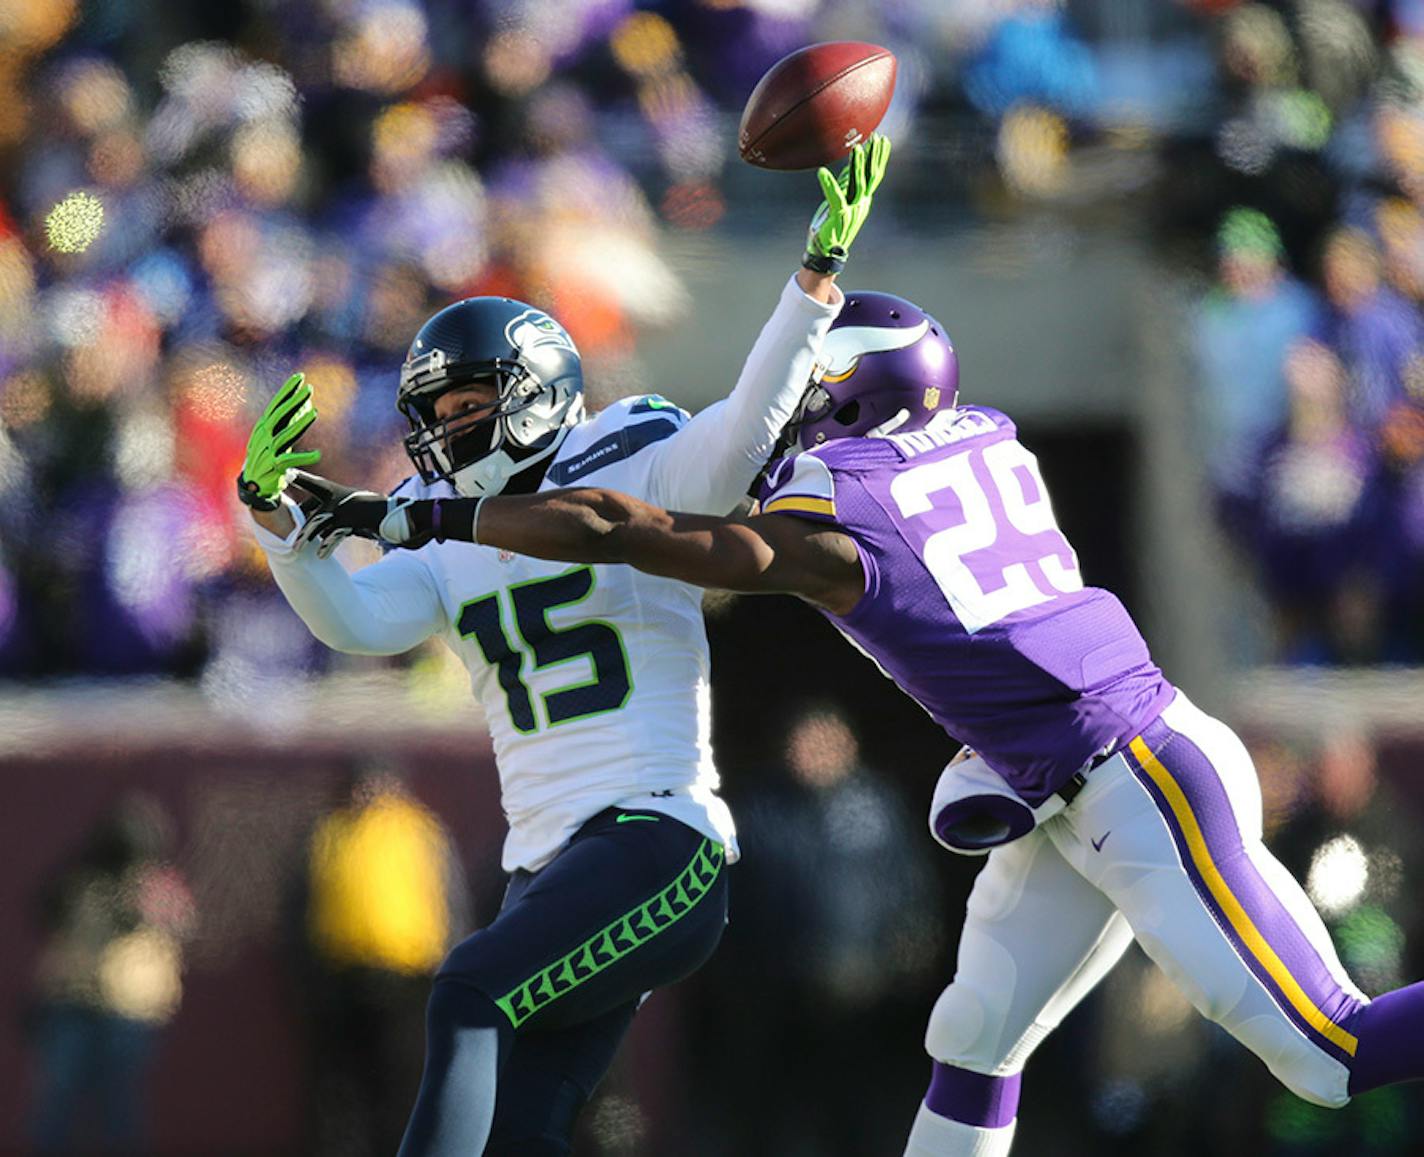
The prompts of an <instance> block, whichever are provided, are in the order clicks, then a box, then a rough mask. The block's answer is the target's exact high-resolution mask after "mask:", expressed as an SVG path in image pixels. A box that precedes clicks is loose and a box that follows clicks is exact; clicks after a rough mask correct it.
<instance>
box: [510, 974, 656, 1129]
mask: <svg viewBox="0 0 1424 1157" xmlns="http://www.w3.org/2000/svg"><path fill="white" fill-rule="evenodd" d="M637 1009H638V1001H636V1000H630V1001H629V1002H628V1003H626V1004H623V1005H619V1006H618V1007H617V1008H615V1009H611V1010H610V1011H608V1012H605V1013H604V1014H603V1015H602V1016H598V1017H595V1018H594V1019H593V1020H590V1021H585V1022H584V1023H582V1024H576V1025H571V1026H570V1027H568V1028H563V1029H553V1030H549V1031H546V1032H530V1033H527V1034H523V1035H521V1036H520V1037H519V1039H518V1040H517V1041H516V1042H515V1045H514V1049H513V1051H512V1052H511V1053H510V1057H509V1063H508V1065H506V1066H505V1069H504V1072H503V1074H502V1075H501V1077H500V1084H499V1104H498V1106H497V1107H496V1108H495V1113H494V1127H493V1129H492V1130H491V1131H490V1140H489V1146H488V1148H486V1150H485V1153H486V1157H562V1155H563V1154H566V1153H568V1152H569V1150H570V1146H571V1144H572V1138H573V1130H574V1122H575V1121H577V1119H578V1115H579V1113H580V1112H582V1110H583V1107H584V1105H585V1104H587V1103H588V1100H589V1098H590V1097H592V1096H593V1091H594V1089H596V1088H597V1087H598V1083H599V1082H600V1081H601V1080H603V1077H604V1074H605V1073H607V1072H608V1068H609V1066H610V1065H611V1064H612V1063H613V1057H614V1055H615V1054H616V1053H617V1051H618V1046H619V1044H621V1043H622V1040H623V1037H624V1036H625V1035H626V1033H627V1032H628V1029H629V1027H630V1026H631V1025H632V1023H633V1014H634V1013H635V1012H636V1011H637Z"/></svg>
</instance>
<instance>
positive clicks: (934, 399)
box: [925, 386, 939, 410]
mask: <svg viewBox="0 0 1424 1157" xmlns="http://www.w3.org/2000/svg"><path fill="white" fill-rule="evenodd" d="M938 407H939V387H938V386H926V387H925V409H926V410H934V409H938Z"/></svg>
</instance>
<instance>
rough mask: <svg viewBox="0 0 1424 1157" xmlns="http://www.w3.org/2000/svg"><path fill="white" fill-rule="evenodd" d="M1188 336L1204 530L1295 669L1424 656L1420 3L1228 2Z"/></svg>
mask: <svg viewBox="0 0 1424 1157" xmlns="http://www.w3.org/2000/svg"><path fill="white" fill-rule="evenodd" d="M1218 7H1225V8H1226V9H1228V10H1227V11H1225V12H1224V13H1222V14H1220V15H1218V16H1216V17H1215V36H1216V44H1217V48H1218V65H1219V70H1220V78H1221V82H1222V90H1223V92H1224V93H1225V94H1227V97H1226V99H1227V101H1228V103H1229V108H1228V109H1226V110H1225V112H1224V115H1223V116H1222V117H1221V118H1220V120H1219V123H1218V124H1216V125H1215V126H1214V130H1213V133H1212V135H1211V139H1210V141H1209V145H1210V149H1209V152H1207V153H1206V155H1200V156H1198V157H1197V160H1198V163H1199V164H1200V165H1201V167H1202V168H1203V169H1204V170H1207V171H1208V173H1207V175H1206V176H1204V177H1200V178H1199V182H1198V183H1199V184H1203V185H1205V184H1210V185H1211V186H1212V189H1211V195H1210V196H1208V197H1206V198H1203V200H1204V202H1205V203H1208V204H1209V203H1211V202H1212V201H1217V202H1220V201H1223V200H1225V201H1229V202H1234V203H1233V204H1230V206H1229V207H1228V208H1226V210H1225V211H1224V212H1222V213H1221V214H1220V216H1219V218H1218V219H1217V221H1216V223H1215V285H1214V286H1213V288H1212V289H1211V291H1210V293H1209V294H1208V295H1207V296H1206V297H1205V299H1204V300H1203V301H1202V303H1201V306H1200V309H1199V311H1198V314H1197V317H1196V319H1195V322H1194V327H1193V334H1192V336H1193V344H1194V347H1195V353H1196V357H1197V374H1198V390H1197V400H1198V402H1199V403H1200V404H1199V407H1198V409H1199V413H1200V415H1201V419H1202V420H1201V430H1202V436H1203V444H1204V449H1205V461H1206V466H1207V472H1208V476H1209V479H1210V485H1211V487H1212V490H1213V493H1214V495H1215V499H1216V506H1217V511H1218V515H1219V518H1220V521H1221V524H1222V525H1223V526H1224V527H1225V529H1226V531H1227V533H1228V534H1229V535H1230V536H1231V538H1232V539H1233V540H1234V541H1235V542H1236V543H1237V544H1238V546H1239V547H1240V548H1241V551H1242V554H1243V556H1244V557H1245V558H1246V559H1247V560H1248V561H1249V565H1250V567H1251V569H1252V572H1253V573H1254V574H1255V575H1256V576H1257V577H1258V578H1259V580H1260V582H1261V584H1262V586H1263V588H1264V592H1265V595H1266V598H1267V600H1268V602H1269V605H1270V608H1271V620H1272V621H1271V629H1270V632H1269V636H1270V637H1269V638H1268V639H1267V640H1266V641H1265V643H1264V646H1263V648H1262V651H1263V653H1264V655H1265V657H1267V658H1271V659H1274V660H1276V661H1279V662H1285V663H1292V664H1365V663H1404V662H1413V663H1417V662H1419V661H1420V660H1421V659H1424V315H1421V312H1420V307H1421V302H1424V5H1420V4H1418V3H1414V2H1399V3H1392V4H1347V3H1342V2H1337V0H1311V2H1308V3H1300V4H1290V5H1279V6H1277V5H1269V6H1268V5H1265V4H1257V3H1248V4H1240V5H1224V6H1220V5H1219V6H1218Z"/></svg>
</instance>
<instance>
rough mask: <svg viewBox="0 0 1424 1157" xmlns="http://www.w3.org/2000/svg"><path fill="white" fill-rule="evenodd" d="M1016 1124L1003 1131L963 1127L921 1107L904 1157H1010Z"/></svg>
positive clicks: (1009, 1124) (1006, 1127) (1004, 1127)
mask: <svg viewBox="0 0 1424 1157" xmlns="http://www.w3.org/2000/svg"><path fill="white" fill-rule="evenodd" d="M1016 1124H1018V1122H1017V1121H1010V1122H1009V1123H1008V1124H1007V1125H1005V1126H1003V1127H1002V1128H1000V1129H981V1128H978V1127H977V1126H974V1125H962V1124H960V1123H959V1122H958V1121H951V1120H950V1119H949V1118H948V1117H941V1116H940V1115H939V1114H938V1113H932V1112H930V1110H929V1108H928V1107H927V1106H925V1105H924V1104H923V1103H922V1104H921V1105H920V1111H919V1112H918V1113H916V1114H915V1123H914V1125H913V1126H912V1127H911V1129H910V1140H909V1142H908V1143H907V1144H906V1145H905V1157H1008V1152H1009V1148H1010V1146H1012V1145H1013V1143H1014V1126H1015V1125H1016Z"/></svg>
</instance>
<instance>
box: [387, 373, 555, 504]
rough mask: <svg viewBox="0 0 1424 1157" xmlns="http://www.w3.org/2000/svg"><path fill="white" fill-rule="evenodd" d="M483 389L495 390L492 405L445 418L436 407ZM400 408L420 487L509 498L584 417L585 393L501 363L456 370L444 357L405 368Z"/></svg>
mask: <svg viewBox="0 0 1424 1157" xmlns="http://www.w3.org/2000/svg"><path fill="white" fill-rule="evenodd" d="M479 382H492V383H493V384H494V386H495V397H494V399H493V401H491V402H490V403H489V404H488V405H485V406H480V407H479V408H477V409H475V410H473V411H461V412H457V413H455V414H452V415H450V416H448V417H445V418H442V417H440V415H439V412H438V411H437V408H436V401H437V399H439V398H441V397H443V396H444V395H446V394H448V393H450V392H451V391H453V390H458V389H462V388H464V387H466V386H470V385H473V384H475V383H479ZM397 406H398V407H399V409H400V411H401V413H402V414H404V415H405V417H406V419H407V420H408V421H409V422H410V425H411V432H410V433H409V434H408V435H406V438H405V448H406V452H407V453H408V454H409V455H410V458H411V461H412V462H413V463H414V464H415V467H416V469H417V470H418V471H419V473H420V476H421V478H422V480H424V481H425V482H426V483H427V484H429V483H433V482H436V481H442V480H443V481H446V482H449V483H450V484H451V485H453V486H454V487H455V489H456V490H457V491H459V492H460V493H462V494H465V495H468V496H470V497H481V496H483V495H486V494H497V493H499V492H500V491H501V490H504V489H505V488H506V487H507V486H508V485H509V483H510V480H511V479H512V477H513V476H514V475H516V474H519V473H522V472H523V471H525V470H527V469H529V468H531V467H532V466H534V465H536V464H538V463H539V462H542V461H543V460H545V459H546V458H548V457H549V456H550V455H551V454H552V453H553V452H554V451H555V450H556V449H557V448H558V445H559V443H560V442H561V441H562V437H561V434H562V432H563V431H564V430H565V429H567V428H568V427H569V426H571V425H574V424H575V423H577V422H578V421H579V419H580V418H582V416H583V397H582V393H581V392H580V391H578V390H574V389H570V388H569V385H568V383H567V382H565V381H562V380H561V381H555V382H554V383H552V384H550V385H545V384H544V383H543V382H541V381H540V380H539V379H538V377H537V376H535V374H534V373H533V372H532V371H531V369H530V368H529V367H528V366H526V365H524V364H521V363H520V362H517V361H509V360H506V359H500V358H494V359H490V360H489V361H485V362H480V363H476V364H473V365H463V366H460V365H457V366H450V365H449V364H448V362H447V360H446V356H445V352H444V351H443V350H440V349H434V350H431V351H430V353H428V354H425V355H424V356H422V357H419V358H415V359H412V360H411V361H408V362H407V363H406V364H405V365H404V366H402V367H401V390H400V396H399V399H398V401H397Z"/></svg>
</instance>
